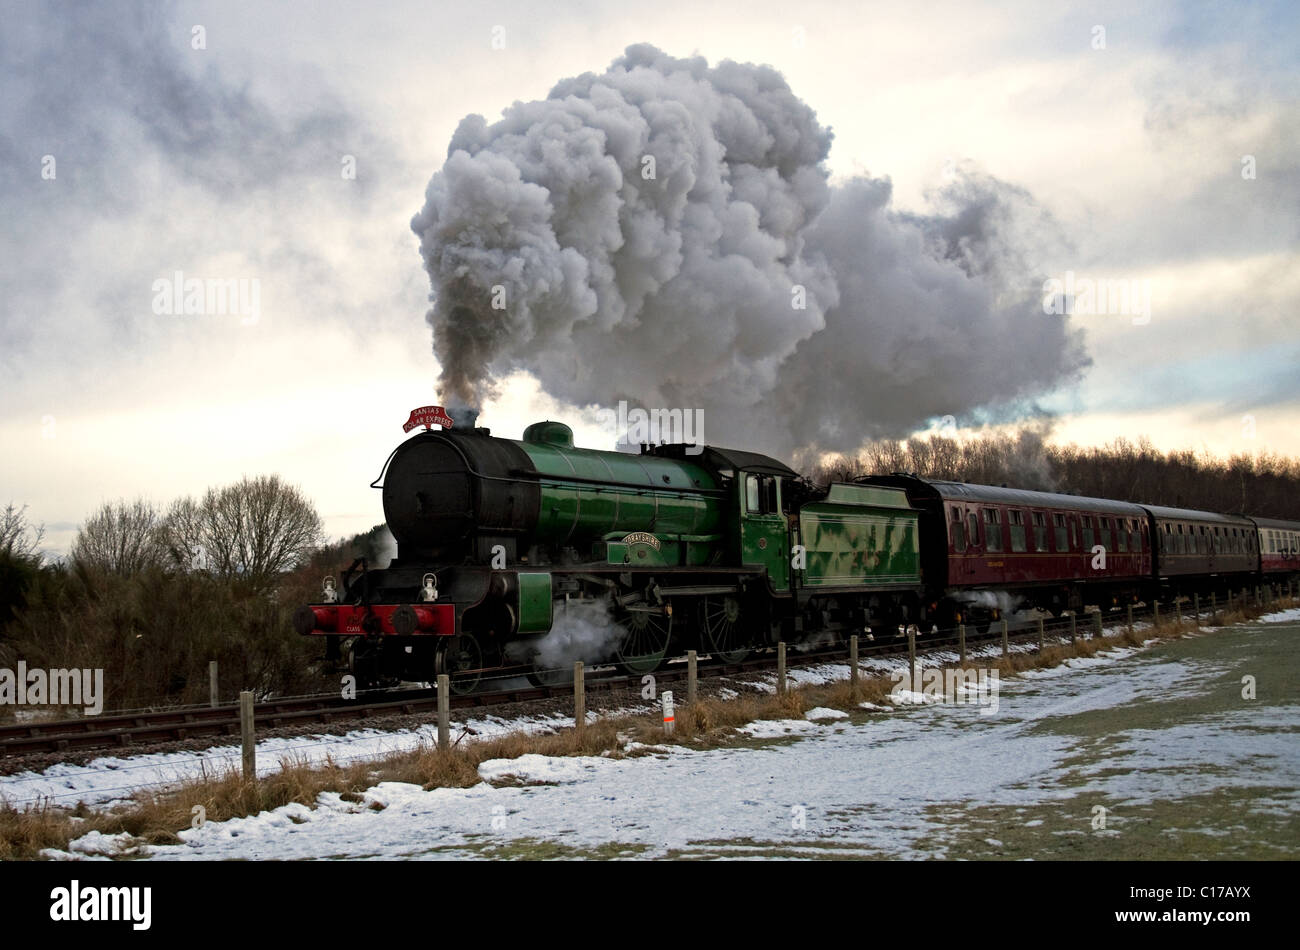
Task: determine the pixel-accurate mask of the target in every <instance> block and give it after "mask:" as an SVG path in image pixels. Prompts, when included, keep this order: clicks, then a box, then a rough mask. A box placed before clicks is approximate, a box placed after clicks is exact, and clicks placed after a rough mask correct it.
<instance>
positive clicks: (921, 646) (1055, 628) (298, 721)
mask: <svg viewBox="0 0 1300 950" xmlns="http://www.w3.org/2000/svg"><path fill="white" fill-rule="evenodd" d="M1169 609H1170V608H1169V607H1168V606H1166V610H1169ZM1150 615H1151V611H1150V610H1149V609H1146V608H1144V609H1143V610H1141V611H1137V610H1135V611H1134V614H1133V616H1134V619H1135V620H1139V619H1142V620H1145V619H1149V618H1150ZM1166 616H1169V614H1168V613H1166ZM1124 621H1125V617H1124V615H1122V614H1119V613H1112V616H1110V617H1109V618H1107V620H1106V623H1107V625H1108V626H1112V627H1113V626H1114V625H1115V624H1116V623H1120V624H1122V623H1123V622H1124ZM1092 624H1093V621H1092V620H1091V615H1086V617H1085V619H1084V620H1083V622H1082V623H1080V624H1079V625H1078V629H1079V632H1080V633H1081V634H1088V633H1090V632H1091V631H1092ZM1043 628H1044V635H1045V636H1048V637H1051V638H1052V639H1054V640H1055V639H1059V638H1060V637H1062V636H1063V635H1068V634H1069V632H1070V620H1069V619H1068V618H1065V619H1060V620H1050V621H1046V622H1045V623H1044V625H1043ZM1037 636H1038V628H1037V625H1036V624H1031V625H1030V626H1027V627H1017V628H1016V629H1013V630H1011V631H1009V632H1008V639H1009V640H1011V641H1015V642H1023V641H1024V640H1025V639H1026V638H1029V639H1036V638H1037ZM1001 637H1002V633H1001V629H1000V627H999V626H998V625H996V624H995V625H993V626H991V627H990V628H989V630H988V631H987V632H986V633H983V634H979V633H976V632H974V630H973V629H971V630H968V631H967V635H966V642H967V644H968V645H972V646H974V645H978V644H982V643H988V642H990V641H994V642H996V641H999V640H1001ZM958 639H959V637H958V633H957V631H956V630H952V631H939V632H938V633H935V634H925V635H923V636H918V637H917V653H918V655H921V654H924V653H928V652H932V651H935V650H944V649H951V648H954V647H956V646H957V644H958ZM906 653H907V640H906V638H904V637H901V636H898V637H889V638H887V639H885V638H882V639H880V640H874V641H861V642H860V643H859V647H858V656H859V660H860V661H861V660H863V659H867V658H870V657H881V656H891V655H892V656H896V655H903V654H906ZM847 658H848V645H847V644H846V643H843V642H841V643H838V644H836V645H834V646H832V647H827V648H817V649H809V650H806V651H801V652H798V653H795V654H794V655H793V656H788V658H787V665H788V667H789V668H790V669H797V668H798V667H801V666H810V665H815V664H817V663H824V662H827V661H834V660H846V659H847ZM775 667H776V651H775V650H767V651H764V652H762V653H758V654H756V655H755V656H753V657H751V658H749V659H745V660H743V661H740V662H733V663H723V662H714V661H710V660H708V659H707V658H703V659H702V660H701V663H700V665H699V672H700V675H701V676H738V675H744V674H747V673H757V672H762V671H764V670H769V669H775ZM494 672H495V671H494ZM687 675H688V673H687V665H686V663H685V662H684V661H683V660H682V659H680V658H679V659H678V660H674V661H671V662H669V663H668V664H666V665H665V666H663V667H661V668H660V669H659V670H657V671H656V672H655V674H654V676H655V680H656V682H657V683H658V684H665V683H674V682H678V681H684V680H685V679H686V678H687ZM515 678H516V679H518V678H519V677H515ZM584 685H585V689H586V692H587V694H588V695H593V694H599V693H601V692H611V691H614V690H637V691H639V690H640V687H641V677H639V676H629V675H625V674H619V673H604V672H601V671H600V669H599V668H596V669H593V670H592V672H591V675H589V676H587V677H586V678H585V680H584ZM572 693H573V686H572V684H571V683H566V684H560V685H555V686H532V685H530V686H522V687H507V688H502V689H496V690H485V691H481V692H475V693H470V694H467V695H455V694H453V695H452V696H451V697H450V705H451V708H452V709H466V708H485V707H490V706H499V705H504V704H507V703H520V702H529V701H535V700H542V699H551V698H555V697H562V696H570V695H572ZM437 703H438V697H437V691H436V690H435V689H415V690H400V691H394V690H386V691H382V692H379V693H378V694H376V693H374V692H371V693H363V694H360V695H359V696H358V697H357V698H355V699H344V698H342V697H341V696H337V695H333V694H320V695H314V696H303V697H296V698H290V699H284V700H271V701H268V702H264V703H259V704H258V706H257V709H256V713H255V716H256V721H257V723H258V724H259V725H262V726H266V725H269V726H271V727H275V728H278V727H282V726H292V725H304V726H306V725H311V724H325V723H339V722H363V721H365V720H367V719H378V718H382V717H385V716H390V715H415V714H418V713H421V712H424V711H426V710H429V711H435V710H436V709H437ZM239 731H240V721H239V705H238V704H227V705H219V706H184V707H173V708H170V709H162V710H148V711H135V712H124V713H110V714H107V715H102V716H95V717H93V718H91V717H86V718H78V719H63V720H49V721H45V722H27V723H18V724H13V723H10V724H5V725H3V726H0V757H6V756H12V755H28V754H33V753H45V752H62V751H73V750H77V751H80V750H85V749H115V748H116V749H122V748H128V747H130V746H133V745H143V744H147V743H160V742H167V741H184V740H188V739H196V738H221V737H225V736H238V735H239Z"/></svg>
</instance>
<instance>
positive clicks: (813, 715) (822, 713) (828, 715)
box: [803, 706, 849, 722]
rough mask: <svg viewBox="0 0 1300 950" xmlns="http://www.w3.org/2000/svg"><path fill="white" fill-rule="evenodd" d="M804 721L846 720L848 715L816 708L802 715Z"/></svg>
mask: <svg viewBox="0 0 1300 950" xmlns="http://www.w3.org/2000/svg"><path fill="white" fill-rule="evenodd" d="M803 717H804V718H805V719H811V720H813V721H814V722H816V721H818V720H822V719H848V718H849V714H848V713H846V712H843V711H841V710H839V709H828V708H827V707H826V706H818V707H816V708H815V709H810V710H808V711H807V712H806V713H804V714H803Z"/></svg>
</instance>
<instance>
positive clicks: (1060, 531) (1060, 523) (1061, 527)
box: [1052, 514, 1070, 551]
mask: <svg viewBox="0 0 1300 950" xmlns="http://www.w3.org/2000/svg"><path fill="white" fill-rule="evenodd" d="M1052 523H1053V524H1055V525H1056V550H1058V551H1068V550H1070V548H1069V545H1068V542H1067V540H1066V539H1067V537H1068V535H1066V533H1065V515H1058V514H1054V515H1052Z"/></svg>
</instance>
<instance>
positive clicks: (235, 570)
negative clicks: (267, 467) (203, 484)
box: [164, 475, 321, 588]
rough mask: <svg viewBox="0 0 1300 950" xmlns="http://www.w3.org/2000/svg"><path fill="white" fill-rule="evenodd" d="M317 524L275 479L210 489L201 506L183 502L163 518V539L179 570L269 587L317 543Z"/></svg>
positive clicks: (302, 501)
mask: <svg viewBox="0 0 1300 950" xmlns="http://www.w3.org/2000/svg"><path fill="white" fill-rule="evenodd" d="M320 537H321V520H320V516H319V515H318V514H317V513H316V509H315V508H314V507H313V506H312V504H311V502H310V501H308V500H307V498H306V497H305V496H304V495H303V494H302V492H300V491H299V490H298V489H297V488H295V487H294V486H292V485H289V484H286V483H285V482H284V481H282V480H281V479H280V476H278V475H270V476H259V477H257V478H251V479H250V478H244V479H243V480H241V481H239V482H237V483H236V484H234V485H228V486H226V487H225V488H219V489H218V488H210V489H208V491H207V493H206V494H205V495H204V496H203V498H202V500H201V501H196V500H194V499H192V498H182V499H180V500H179V501H177V502H176V503H175V504H173V505H172V507H171V509H170V511H169V512H168V514H167V522H166V529H165V534H164V539H165V544H166V548H167V550H168V552H169V554H170V556H171V557H172V559H173V561H174V562H175V563H176V564H177V565H178V566H180V567H181V568H183V569H187V570H189V569H201V570H208V571H211V572H212V573H213V574H216V575H217V576H219V577H238V578H242V579H244V580H247V581H249V582H251V583H252V584H253V585H254V586H255V587H258V588H263V587H267V586H270V585H271V584H272V583H273V582H274V581H275V579H276V578H277V577H278V576H279V575H280V574H281V573H283V572H284V571H288V570H291V569H293V568H294V567H297V566H298V565H299V564H300V563H301V562H302V561H303V560H305V559H306V558H307V557H308V556H309V555H310V554H311V552H312V550H313V549H314V548H315V547H316V545H317V544H318V543H319V541H320Z"/></svg>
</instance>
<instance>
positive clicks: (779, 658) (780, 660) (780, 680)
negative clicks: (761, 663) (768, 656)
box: [776, 640, 785, 696]
mask: <svg viewBox="0 0 1300 950" xmlns="http://www.w3.org/2000/svg"><path fill="white" fill-rule="evenodd" d="M776 691H777V693H778V694H779V695H781V696H784V695H785V641H784V640H782V641H781V642H780V643H778V644H777V645H776Z"/></svg>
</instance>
